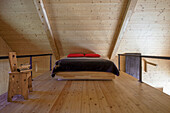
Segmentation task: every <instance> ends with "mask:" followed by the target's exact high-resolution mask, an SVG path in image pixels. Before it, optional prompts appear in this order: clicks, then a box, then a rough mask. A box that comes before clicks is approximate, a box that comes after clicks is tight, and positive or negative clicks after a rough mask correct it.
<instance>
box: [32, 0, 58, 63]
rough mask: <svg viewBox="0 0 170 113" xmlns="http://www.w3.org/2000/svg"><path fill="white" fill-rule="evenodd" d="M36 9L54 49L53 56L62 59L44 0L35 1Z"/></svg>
mask: <svg viewBox="0 0 170 113" xmlns="http://www.w3.org/2000/svg"><path fill="white" fill-rule="evenodd" d="M34 4H35V7H36V9H37V12H38V15H39V17H40V19H41V22H42V25H43V26H44V29H45V32H46V34H47V37H48V40H49V43H50V46H51V48H52V51H53V54H54V56H55V58H56V60H57V59H60V54H59V49H58V47H57V44H56V41H55V37H54V35H53V32H52V29H51V26H50V23H49V20H48V16H47V13H46V10H45V7H44V3H43V0H34Z"/></svg>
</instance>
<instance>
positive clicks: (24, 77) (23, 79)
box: [21, 74, 28, 100]
mask: <svg viewBox="0 0 170 113" xmlns="http://www.w3.org/2000/svg"><path fill="white" fill-rule="evenodd" d="M21 87H22V89H21V95H22V96H23V97H24V99H26V100H27V99H28V79H27V74H22V76H21Z"/></svg>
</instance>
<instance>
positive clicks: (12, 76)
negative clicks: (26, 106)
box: [8, 52, 33, 102]
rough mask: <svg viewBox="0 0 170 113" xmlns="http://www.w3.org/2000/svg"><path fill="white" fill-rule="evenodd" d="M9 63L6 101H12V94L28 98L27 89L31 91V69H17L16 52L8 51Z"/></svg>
mask: <svg viewBox="0 0 170 113" xmlns="http://www.w3.org/2000/svg"><path fill="white" fill-rule="evenodd" d="M9 63H10V68H11V72H9V85H8V102H10V101H12V98H13V96H14V95H22V96H23V97H24V99H28V90H29V91H30V92H31V91H33V89H32V78H31V71H32V70H30V69H29V70H24V71H20V72H18V71H17V58H16V52H10V53H9Z"/></svg>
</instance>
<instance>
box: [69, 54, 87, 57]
mask: <svg viewBox="0 0 170 113" xmlns="http://www.w3.org/2000/svg"><path fill="white" fill-rule="evenodd" d="M67 57H84V54H69V55H67Z"/></svg>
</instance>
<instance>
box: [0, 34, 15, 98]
mask: <svg viewBox="0 0 170 113" xmlns="http://www.w3.org/2000/svg"><path fill="white" fill-rule="evenodd" d="M10 51H12V49H11V48H10V47H9V46H8V45H7V44H6V42H5V41H4V40H3V39H2V38H1V37H0V56H7V55H8V52H10ZM9 71H10V65H9V60H6V59H5V60H0V95H1V94H3V93H5V92H7V89H8V80H9V75H8V72H9Z"/></svg>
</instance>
